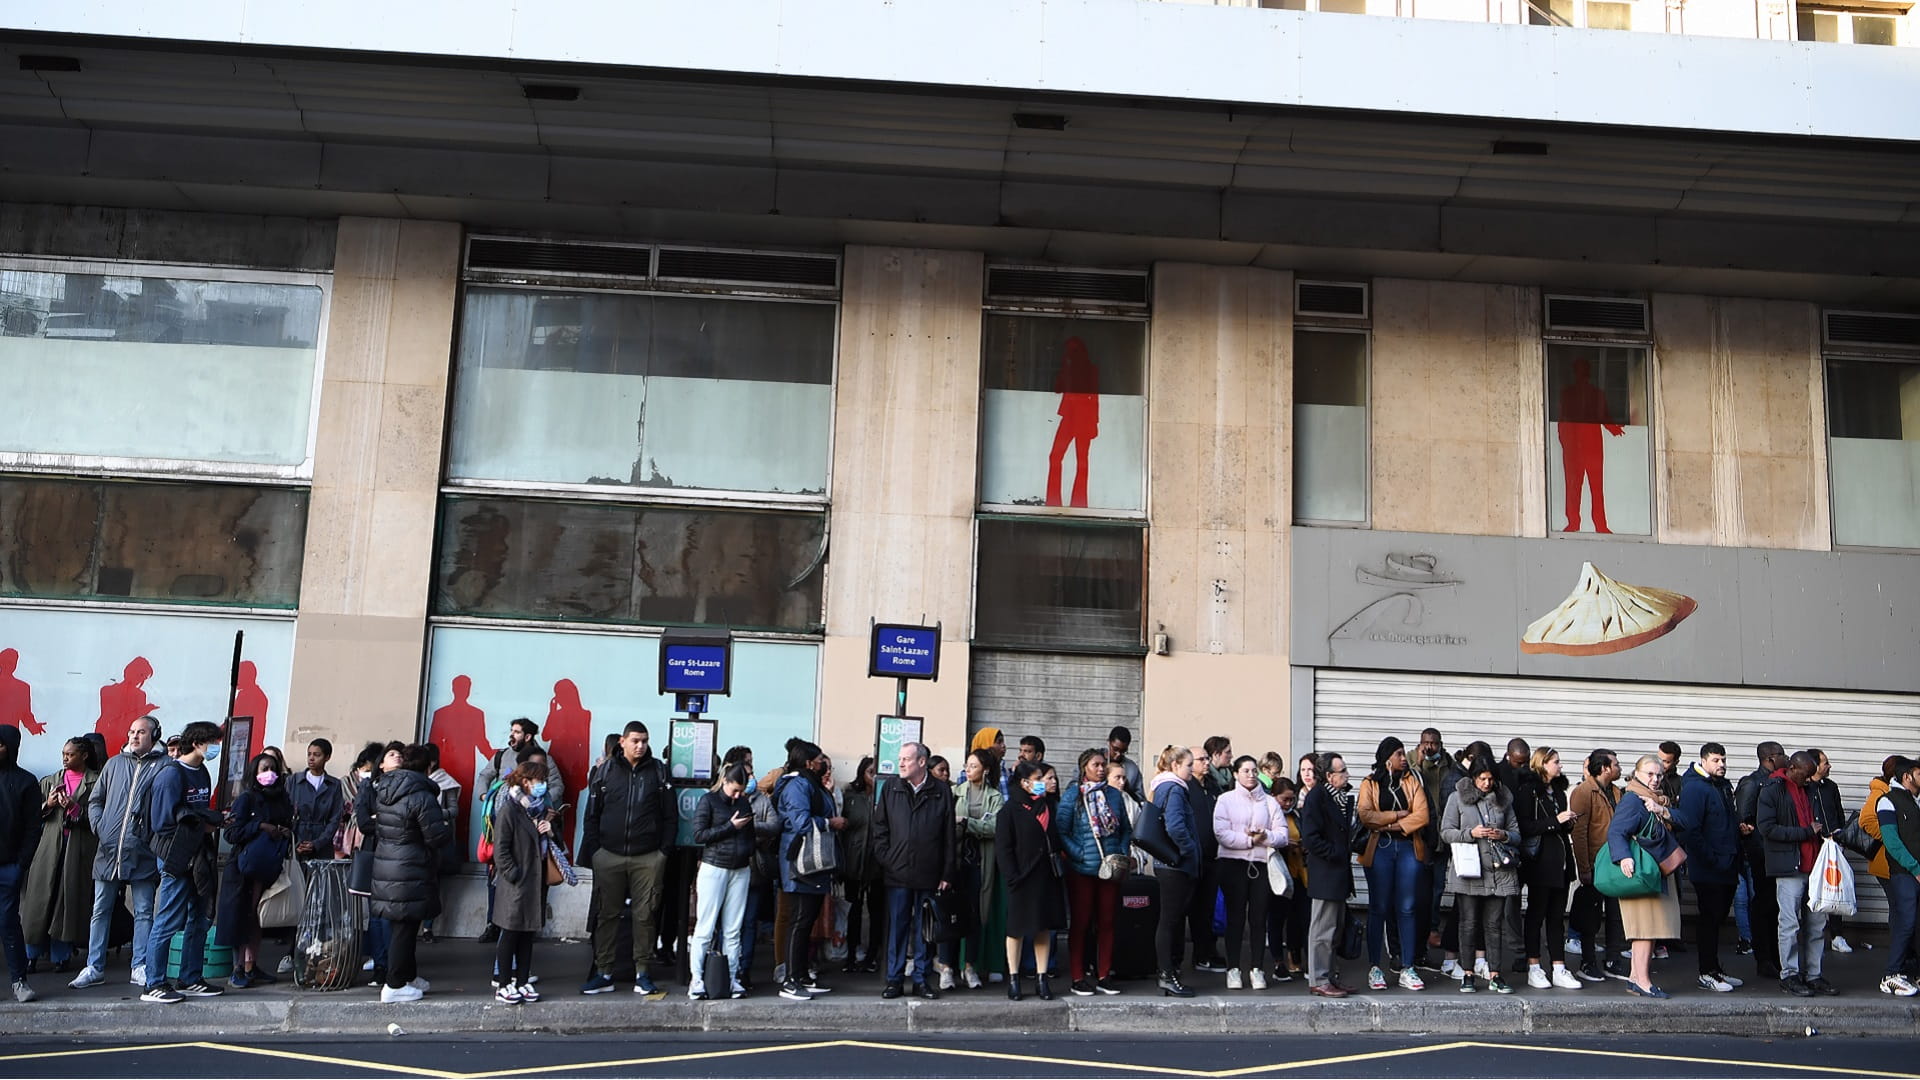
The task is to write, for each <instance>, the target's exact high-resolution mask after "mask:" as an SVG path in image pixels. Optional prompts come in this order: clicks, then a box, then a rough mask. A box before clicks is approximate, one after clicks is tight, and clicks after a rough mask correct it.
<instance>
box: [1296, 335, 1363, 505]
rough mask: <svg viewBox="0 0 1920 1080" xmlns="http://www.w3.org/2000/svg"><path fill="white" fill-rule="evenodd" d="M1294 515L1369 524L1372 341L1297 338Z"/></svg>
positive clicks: (1349, 337) (1346, 337)
mask: <svg viewBox="0 0 1920 1080" xmlns="http://www.w3.org/2000/svg"><path fill="white" fill-rule="evenodd" d="M1293 516H1294V518H1295V519H1296V520H1299V521H1365V520H1367V335H1366V334H1365V333H1364V332H1355V331H1347V330H1309V329H1305V328H1301V329H1298V330H1295V331H1294V332H1293Z"/></svg>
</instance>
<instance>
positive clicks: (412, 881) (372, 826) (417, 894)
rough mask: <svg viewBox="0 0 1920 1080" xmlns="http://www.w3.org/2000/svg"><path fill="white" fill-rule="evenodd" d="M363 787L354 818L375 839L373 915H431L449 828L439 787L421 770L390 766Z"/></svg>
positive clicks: (435, 910) (436, 900) (435, 912)
mask: <svg viewBox="0 0 1920 1080" xmlns="http://www.w3.org/2000/svg"><path fill="white" fill-rule="evenodd" d="M366 788H367V789H370V790H362V792H361V793H360V803H359V805H358V806H356V807H355V808H354V816H355V818H356V819H357V820H358V821H359V823H360V831H361V832H363V833H366V834H367V835H368V836H370V837H373V838H374V839H375V844H374V850H373V903H372V908H373V914H374V916H375V917H376V918H381V919H398V920H410V921H416V922H417V921H420V920H423V919H431V918H433V917H434V916H435V915H438V914H439V913H440V845H442V844H444V843H446V842H447V834H448V833H449V832H451V831H452V829H453V826H452V824H451V823H449V822H448V821H447V815H446V811H444V810H442V809H441V808H440V785H438V784H436V783H434V782H433V781H432V780H429V779H427V776H426V774H425V773H417V772H414V771H413V770H411V769H395V770H394V771H392V772H390V773H385V774H382V775H381V776H380V777H379V778H377V779H376V780H374V781H373V782H372V783H371V784H369V785H366ZM498 801H499V800H498V799H496V800H495V802H496V803H497V802H498ZM495 843H496V844H497V843H498V841H495ZM496 925H498V924H496Z"/></svg>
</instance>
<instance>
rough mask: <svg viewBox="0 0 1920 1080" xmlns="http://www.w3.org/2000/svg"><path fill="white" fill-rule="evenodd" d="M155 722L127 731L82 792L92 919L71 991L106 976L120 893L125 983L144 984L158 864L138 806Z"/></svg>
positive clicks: (149, 772)
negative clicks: (129, 928) (93, 840)
mask: <svg viewBox="0 0 1920 1080" xmlns="http://www.w3.org/2000/svg"><path fill="white" fill-rule="evenodd" d="M159 741H160V722H159V721H158V720H155V719H154V718H153V717H151V716H143V717H141V718H140V719H138V720H135V721H134V722H133V723H132V725H130V726H129V727H128V729H127V743H126V747H125V748H124V749H123V750H121V752H120V753H118V754H115V755H114V756H113V759H112V760H111V761H108V762H107V765H106V768H104V769H102V770H101V771H100V779H99V781H98V782H96V783H95V784H94V785H93V790H92V792H91V793H90V794H89V795H88V796H87V821H88V823H89V825H90V826H91V827H92V830H93V834H94V835H95V836H96V837H98V839H99V848H98V850H97V851H96V852H95V854H94V857H93V918H92V921H91V922H90V923H89V924H88V927H87V966H86V967H83V968H81V969H80V974H78V975H76V976H74V978H73V982H72V983H70V984H69V985H70V986H72V987H73V988H74V989H75V990H85V989H87V988H88V987H93V986H99V985H100V984H101V983H103V982H105V981H106V980H107V945H108V943H109V942H108V938H109V937H110V936H111V935H112V933H113V913H114V909H115V908H116V907H118V906H119V905H120V903H121V896H122V895H123V894H127V895H131V897H132V899H133V972H132V977H131V979H130V980H129V981H131V982H133V983H134V984H136V985H138V986H140V987H141V988H142V989H144V988H145V987H146V985H147V972H146V967H147V937H148V935H149V934H150V933H151V932H152V929H153V898H154V891H155V890H156V889H157V888H158V887H159V884H160V867H159V864H158V863H157V862H155V861H154V858H153V851H152V849H150V848H149V847H148V846H147V839H146V837H147V832H146V829H147V819H146V815H145V814H144V813H142V812H141V809H142V808H143V807H145V806H146V802H147V794H148V791H149V789H150V788H151V786H152V784H153V778H154V776H155V775H157V774H158V772H159V768H160V766H161V764H163V763H164V762H166V761H167V760H168V758H167V752H166V750H164V749H162V748H161V746H160V745H159Z"/></svg>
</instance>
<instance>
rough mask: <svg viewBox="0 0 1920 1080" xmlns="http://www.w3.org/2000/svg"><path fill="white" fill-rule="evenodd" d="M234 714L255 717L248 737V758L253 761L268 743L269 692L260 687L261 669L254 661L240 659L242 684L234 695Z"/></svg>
mask: <svg viewBox="0 0 1920 1080" xmlns="http://www.w3.org/2000/svg"><path fill="white" fill-rule="evenodd" d="M233 715H235V716H251V717H253V733H252V734H251V735H250V736H248V739H247V760H248V761H252V760H253V759H254V756H255V755H257V754H259V753H260V751H261V750H262V749H264V748H265V747H266V745H267V693H266V691H264V690H262V689H260V669H259V668H257V667H255V666H254V664H253V661H251V660H242V661H240V685H239V686H238V687H236V688H235V693H234V695H233Z"/></svg>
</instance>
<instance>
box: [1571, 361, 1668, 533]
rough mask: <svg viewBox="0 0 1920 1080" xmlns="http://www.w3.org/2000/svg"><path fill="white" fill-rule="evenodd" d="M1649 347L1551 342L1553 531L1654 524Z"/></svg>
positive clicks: (1648, 528)
mask: <svg viewBox="0 0 1920 1080" xmlns="http://www.w3.org/2000/svg"><path fill="white" fill-rule="evenodd" d="M1648 375H1649V366H1648V363H1647V350H1645V349H1642V348H1635V347H1631V346H1616V345H1576V344H1571V343H1565V342H1548V343H1547V494H1548V503H1547V522H1548V525H1549V527H1550V528H1551V529H1552V530H1553V531H1554V532H1565V533H1621V534H1626V535H1634V536H1645V535H1647V534H1649V533H1651V532H1652V531H1653V447H1652V441H1651V439H1650V437H1649V435H1650V432H1651V430H1652V429H1651V428H1649V427H1648V423H1647V414H1648V395H1647V379H1648Z"/></svg>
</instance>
